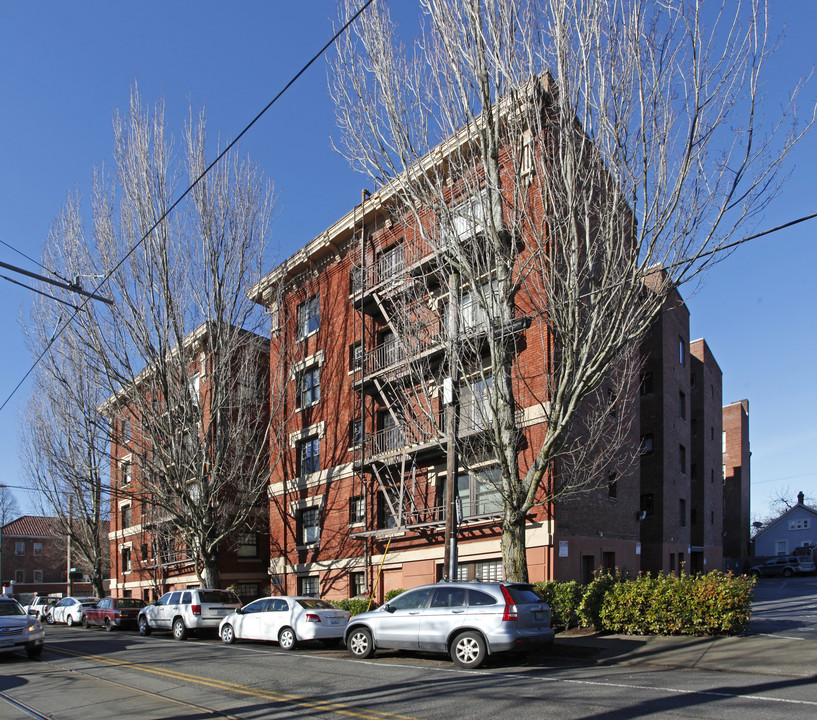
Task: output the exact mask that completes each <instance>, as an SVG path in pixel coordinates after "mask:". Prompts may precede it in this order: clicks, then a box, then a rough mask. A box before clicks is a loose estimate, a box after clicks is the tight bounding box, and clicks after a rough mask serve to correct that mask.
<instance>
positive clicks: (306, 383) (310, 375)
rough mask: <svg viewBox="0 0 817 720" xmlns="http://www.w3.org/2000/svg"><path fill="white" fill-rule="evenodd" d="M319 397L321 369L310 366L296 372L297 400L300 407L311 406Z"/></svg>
mask: <svg viewBox="0 0 817 720" xmlns="http://www.w3.org/2000/svg"><path fill="white" fill-rule="evenodd" d="M320 399H321V369H320V368H319V367H312V368H309V369H308V370H303V371H301V372H300V373H299V374H298V401H299V402H300V406H301V407H302V408H307V407H311V406H312V405H315V404H316V403H317V402H318V400H320Z"/></svg>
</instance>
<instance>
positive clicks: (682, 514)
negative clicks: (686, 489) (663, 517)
mask: <svg viewBox="0 0 817 720" xmlns="http://www.w3.org/2000/svg"><path fill="white" fill-rule="evenodd" d="M678 524H679V525H680V526H681V527H686V526H687V501H686V500H684V499H683V498H681V499H680V500H679V501H678Z"/></svg>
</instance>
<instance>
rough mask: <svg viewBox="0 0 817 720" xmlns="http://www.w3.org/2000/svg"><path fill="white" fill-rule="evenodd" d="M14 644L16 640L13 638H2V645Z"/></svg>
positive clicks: (0, 643)
mask: <svg viewBox="0 0 817 720" xmlns="http://www.w3.org/2000/svg"><path fill="white" fill-rule="evenodd" d="M12 645H14V640H13V639H12V638H2V639H0V647H11V646H12Z"/></svg>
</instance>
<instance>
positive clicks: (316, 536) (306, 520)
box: [301, 507, 321, 545]
mask: <svg viewBox="0 0 817 720" xmlns="http://www.w3.org/2000/svg"><path fill="white" fill-rule="evenodd" d="M320 539H321V511H320V508H317V507H311V508H304V509H303V510H301V545H311V544H313V543H316V542H318V540H320Z"/></svg>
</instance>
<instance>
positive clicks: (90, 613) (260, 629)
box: [0, 581, 554, 668]
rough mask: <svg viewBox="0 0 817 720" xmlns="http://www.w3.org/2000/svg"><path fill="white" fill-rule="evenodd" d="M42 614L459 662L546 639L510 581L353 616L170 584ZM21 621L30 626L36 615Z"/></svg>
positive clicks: (540, 614) (542, 607)
mask: <svg viewBox="0 0 817 720" xmlns="http://www.w3.org/2000/svg"><path fill="white" fill-rule="evenodd" d="M21 611H22V608H21ZM46 617H47V618H50V619H49V622H67V623H68V624H69V625H71V624H73V623H75V622H82V625H83V627H92V626H102V627H103V628H105V629H106V630H108V631H111V630H114V629H116V628H127V627H132V628H138V630H139V633H140V634H141V635H150V634H151V633H152V632H154V631H166V632H170V633H172V635H173V637H174V638H176V639H177V640H184V639H185V638H187V637H188V636H189V634H190V633H201V632H204V631H208V630H209V631H211V632H213V631H217V632H218V635H219V637H220V638H221V640H222V641H223V642H224V643H226V644H228V645H229V644H233V643H235V642H237V641H239V640H260V641H272V642H277V643H278V645H279V647H280V648H281V649H282V650H292V649H293V648H295V647H296V646H298V645H299V644H301V643H306V642H313V641H318V642H321V643H323V644H324V645H326V646H337V645H340V643H341V642H344V643H345V645H346V648H347V650H348V652H349V654H350V655H352V657H355V658H360V659H364V658H370V657H372V655H374V653H375V652H376V651H377V650H415V651H419V652H427V653H441V654H447V655H449V656H450V657H451V659H452V660H453V661H454V662H455V663H456V664H457V665H459V666H460V667H464V668H475V667H478V666H479V665H481V664H482V663H483V662H484V660H485V658H486V657H487V656H488V655H492V654H494V653H503V652H520V651H525V650H529V649H535V648H541V647H545V646H547V645H550V644H551V643H552V642H553V637H554V632H553V629H552V628H551V626H550V607H548V605H547V603H545V602H544V601H543V600H542V598H540V597H539V596H538V595H537V594H536V593H535V592H534V590H533V586H532V585H529V584H526V583H510V582H481V581H472V582H463V583H459V582H454V583H452V582H438V583H435V584H432V585H423V586H420V587H417V588H413V589H411V590H407V591H406V592H404V593H402V594H400V595H398V596H397V597H395V598H394V599H392V600H390V601H389V602H387V603H385V604H384V605H382V606H381V607H379V608H377V609H376V610H372V611H370V612H364V613H361V614H359V615H356V616H354V617H351V616H350V614H349V613H348V612H347V611H346V610H339V609H337V608H335V607H334V606H332V605H331V604H329V603H328V602H326V601H325V600H321V599H320V598H314V597H307V596H276V597H265V598H260V599H258V600H254V601H253V602H251V603H249V604H247V605H245V606H243V607H242V606H241V602H240V601H239V599H238V597H237V596H236V595H235V594H234V593H232V592H230V591H229V590H218V589H190V590H174V591H172V592H168V593H165V594H164V595H162V597H160V598H159V599H158V600H156V601H155V602H154V603H151V604H147V603H145V601H143V600H139V599H135V598H112V597H107V598H104V599H103V600H101V601H98V602H97V601H96V599H95V598H64V599H63V600H60V601H59V602H58V603H57V604H56V605H55V606H54V607H52V608H50V610H49V611H48V615H47V616H46ZM29 622H32V623H36V624H37V625H38V626H39V621H37V620H36V618H31V619H30V620H29ZM40 632H41V633H42V629H41V628H40ZM0 638H2V635H0ZM0 642H2V641H1V640H0ZM40 647H41V644H40Z"/></svg>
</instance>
